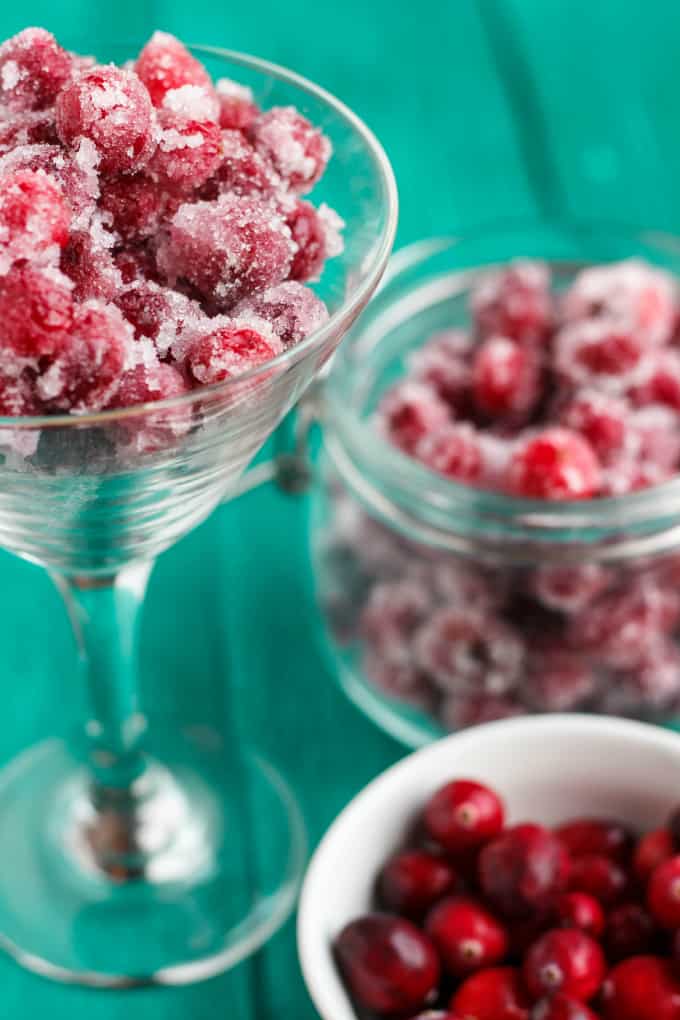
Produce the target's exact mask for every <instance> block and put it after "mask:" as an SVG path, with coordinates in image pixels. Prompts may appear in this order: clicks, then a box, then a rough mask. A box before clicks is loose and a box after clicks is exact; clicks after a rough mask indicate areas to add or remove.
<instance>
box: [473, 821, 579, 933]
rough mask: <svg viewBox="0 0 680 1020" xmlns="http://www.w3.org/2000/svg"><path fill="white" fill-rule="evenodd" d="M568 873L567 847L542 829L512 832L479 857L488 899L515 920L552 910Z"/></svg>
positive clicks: (516, 828)
mask: <svg viewBox="0 0 680 1020" xmlns="http://www.w3.org/2000/svg"><path fill="white" fill-rule="evenodd" d="M568 873H569V858H568V856H567V853H566V851H565V850H564V847H563V846H562V844H561V843H560V841H559V840H558V839H557V837H556V836H554V835H553V834H552V833H551V832H549V831H548V830H547V829H544V828H543V827H542V826H540V825H531V824H525V825H516V826H514V827H513V828H511V829H508V830H507V831H506V832H505V833H504V834H503V835H502V836H499V837H498V838H497V839H495V840H494V841H493V842H492V843H489V844H488V845H487V846H485V847H484V849H483V850H482V852H481V854H480V856H479V879H480V882H481V886H482V890H483V891H484V894H485V896H486V898H487V899H488V900H489V902H490V903H491V904H492V906H494V907H495V908H496V909H497V910H499V911H500V912H501V913H502V914H503V915H504V916H506V917H511V918H515V917H516V918H521V917H527V916H528V915H530V914H532V913H535V912H537V911H538V912H540V911H543V910H546V909H549V908H550V907H551V905H552V903H553V901H554V898H555V896H556V895H557V894H558V893H560V892H562V891H563V889H564V887H565V885H566V881H567V877H568Z"/></svg>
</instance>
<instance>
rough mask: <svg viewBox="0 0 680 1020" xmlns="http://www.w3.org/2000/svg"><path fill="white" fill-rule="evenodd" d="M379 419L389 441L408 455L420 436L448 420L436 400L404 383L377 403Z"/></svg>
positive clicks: (416, 386)
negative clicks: (378, 405) (378, 404)
mask: <svg viewBox="0 0 680 1020" xmlns="http://www.w3.org/2000/svg"><path fill="white" fill-rule="evenodd" d="M379 413H380V418H381V421H382V422H384V426H385V429H386V431H387V434H388V436H389V438H390V439H391V441H392V442H393V443H394V444H395V445H396V446H399V447H400V448H401V449H402V450H405V451H406V452H407V453H412V452H413V451H414V450H415V448H416V446H417V445H418V443H419V441H420V440H421V439H422V438H423V436H426V435H428V434H429V433H432V432H435V431H436V430H437V429H439V428H441V427H443V426H444V425H446V424H447V423H448V422H449V420H450V412H449V409H448V407H447V406H446V404H445V403H444V402H443V400H441V398H440V397H438V396H437V394H436V393H435V392H434V390H432V389H430V388H429V387H428V386H424V385H422V384H421V383H416V382H405V383H401V384H399V385H397V386H395V387H393V388H392V389H391V390H390V391H389V393H388V394H387V395H386V396H385V398H384V399H383V400H382V401H381V403H380V410H379Z"/></svg>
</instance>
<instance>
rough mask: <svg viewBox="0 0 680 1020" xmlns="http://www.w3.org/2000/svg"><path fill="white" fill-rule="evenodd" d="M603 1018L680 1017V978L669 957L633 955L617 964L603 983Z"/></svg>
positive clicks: (645, 1019)
mask: <svg viewBox="0 0 680 1020" xmlns="http://www.w3.org/2000/svg"><path fill="white" fill-rule="evenodd" d="M602 1015H603V1017H604V1020H678V1017H679V1016H680V982H679V981H678V980H677V978H676V977H675V975H674V973H673V966H672V964H671V963H669V962H668V960H661V959H659V958H658V957H656V956H632V957H631V958H630V959H629V960H624V961H623V963H619V964H618V966H616V967H614V969H613V970H612V971H610V973H609V975H608V976H607V979H606V981H605V982H604V985H603V987H602Z"/></svg>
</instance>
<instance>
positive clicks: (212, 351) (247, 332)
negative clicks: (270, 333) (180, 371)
mask: <svg viewBox="0 0 680 1020" xmlns="http://www.w3.org/2000/svg"><path fill="white" fill-rule="evenodd" d="M280 350H281V348H280V347H277V341H274V340H272V339H271V338H268V337H264V336H262V334H261V333H258V332H257V330H254V329H248V328H246V327H241V326H237V325H227V326H223V327H221V328H219V329H216V330H213V331H212V332H211V333H208V334H207V335H206V336H203V337H201V338H200V339H198V340H196V341H195V342H194V343H193V344H192V346H191V348H190V349H189V353H188V355H187V367H188V369H189V372H190V373H191V375H192V376H193V378H194V379H195V380H196V381H197V382H199V383H201V384H202V385H204V386H212V385H213V384H214V383H219V382H223V381H224V380H225V379H230V378H231V377H232V376H235V375H239V374H240V373H241V372H246V371H248V369H250V368H256V367H257V366H258V365H262V364H264V363H265V362H267V361H270V360H271V359H272V358H273V357H275V355H276V354H278V353H280Z"/></svg>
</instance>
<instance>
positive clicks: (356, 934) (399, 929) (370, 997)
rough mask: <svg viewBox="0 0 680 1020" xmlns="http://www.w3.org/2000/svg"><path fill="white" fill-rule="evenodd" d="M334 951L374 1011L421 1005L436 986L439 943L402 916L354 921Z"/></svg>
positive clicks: (352, 987)
mask: <svg viewBox="0 0 680 1020" xmlns="http://www.w3.org/2000/svg"><path fill="white" fill-rule="evenodd" d="M335 952H336V957H337V960H338V964H339V966H340V970H341V971H342V974H343V976H344V978H345V981H346V982H347V985H348V987H349V989H350V991H351V993H352V995H353V996H354V998H355V999H356V1001H357V1002H358V1003H360V1004H361V1005H362V1006H364V1007H366V1008H367V1009H371V1010H373V1011H375V1012H376V1013H396V1012H399V1011H406V1010H415V1009H419V1008H421V1007H423V1006H424V1005H426V1004H427V1002H428V1001H429V1000H430V999H431V998H432V997H433V995H434V993H435V991H436V988H437V982H438V980H439V962H438V960H437V954H436V952H435V949H434V947H433V945H432V943H431V942H430V940H429V939H428V938H426V936H425V935H423V934H422V932H420V931H418V929H417V928H416V927H415V926H414V925H412V924H410V923H409V922H408V921H404V920H403V919H401V918H398V917H391V916H389V915H387V914H372V915H368V916H366V917H362V918H359V919H358V920H356V921H352V922H350V924H348V925H347V926H346V927H345V928H344V929H343V930H342V931H341V932H340V934H339V935H338V937H337V939H336V941H335ZM496 1020H498V1018H496Z"/></svg>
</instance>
